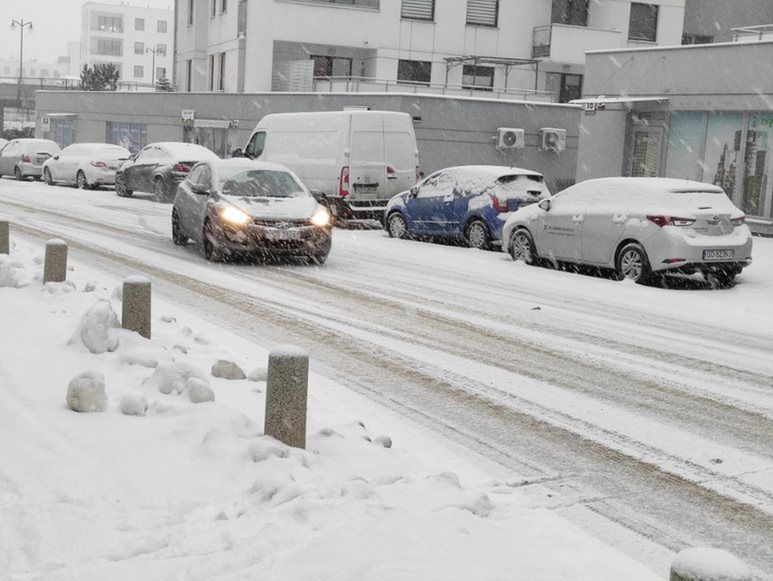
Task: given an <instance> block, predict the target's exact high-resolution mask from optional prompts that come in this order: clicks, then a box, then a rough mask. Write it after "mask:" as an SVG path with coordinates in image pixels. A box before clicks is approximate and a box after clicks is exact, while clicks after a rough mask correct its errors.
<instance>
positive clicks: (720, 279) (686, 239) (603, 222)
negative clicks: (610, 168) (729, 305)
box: [502, 177, 752, 286]
mask: <svg viewBox="0 0 773 581" xmlns="http://www.w3.org/2000/svg"><path fill="white" fill-rule="evenodd" d="M744 219H745V216H744V214H743V212H741V210H739V209H738V208H736V207H735V205H733V203H732V202H731V201H730V199H729V198H728V197H727V195H726V194H725V192H724V191H722V189H721V188H718V187H716V186H713V185H710V184H704V183H700V182H692V181H687V180H677V179H670V178H625V177H622V178H600V179H595V180H588V181H585V182H581V183H579V184H576V185H574V186H572V187H570V188H567V189H566V190H564V191H562V192H560V193H559V194H557V195H555V196H553V197H552V198H549V199H547V200H543V201H542V202H540V203H539V204H535V205H532V206H527V207H525V208H522V209H520V210H518V211H517V212H515V213H513V215H512V216H510V218H509V219H508V220H507V223H506V224H505V227H504V228H503V231H502V240H503V241H506V242H505V243H503V244H502V248H503V249H504V250H507V251H508V252H510V255H511V256H512V257H513V259H514V260H519V259H520V260H524V261H525V262H526V263H527V264H535V263H539V262H541V261H542V260H544V259H548V260H550V261H552V262H554V263H556V262H570V263H575V264H581V265H588V266H595V267H598V268H609V269H613V270H614V271H615V272H616V273H617V275H618V277H619V278H624V277H626V278H631V279H633V280H634V281H636V282H640V283H643V282H646V281H647V280H648V279H650V278H651V276H652V275H653V273H662V272H684V273H688V274H691V273H695V272H698V271H700V272H701V273H702V274H703V275H704V277H705V278H706V279H707V280H708V281H709V282H712V284H714V285H717V286H728V285H730V284H732V282H733V280H734V279H735V276H736V275H737V274H738V273H740V272H741V270H742V269H743V268H744V267H746V266H748V265H749V264H751V261H752V236H751V232H750V231H749V228H748V227H747V226H746V225H745V224H744Z"/></svg>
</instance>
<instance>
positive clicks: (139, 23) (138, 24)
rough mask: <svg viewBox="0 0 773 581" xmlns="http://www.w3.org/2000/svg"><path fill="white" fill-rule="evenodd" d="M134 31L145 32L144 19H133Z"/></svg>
mask: <svg viewBox="0 0 773 581" xmlns="http://www.w3.org/2000/svg"><path fill="white" fill-rule="evenodd" d="M134 30H145V19H144V18H135V19H134Z"/></svg>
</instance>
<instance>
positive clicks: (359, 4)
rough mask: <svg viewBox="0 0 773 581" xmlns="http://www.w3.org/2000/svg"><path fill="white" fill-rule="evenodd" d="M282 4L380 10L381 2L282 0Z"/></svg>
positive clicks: (357, 0) (371, 0)
mask: <svg viewBox="0 0 773 581" xmlns="http://www.w3.org/2000/svg"><path fill="white" fill-rule="evenodd" d="M282 2H301V3H304V4H327V5H328V6H351V7H353V8H370V9H374V10H378V9H379V4H380V0H282Z"/></svg>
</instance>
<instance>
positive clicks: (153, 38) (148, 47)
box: [80, 2, 174, 87]
mask: <svg viewBox="0 0 773 581" xmlns="http://www.w3.org/2000/svg"><path fill="white" fill-rule="evenodd" d="M81 12H82V22H81V59H80V61H81V65H89V66H93V65H95V64H107V63H113V64H114V65H115V66H116V67H117V68H118V70H119V72H120V79H121V81H124V82H128V83H136V84H137V85H147V87H152V84H153V82H154V81H156V80H158V79H159V78H169V79H171V78H172V65H173V62H174V57H173V53H174V12H173V11H172V10H161V9H158V8H146V7H141V6H132V5H129V4H120V5H116V4H102V3H99V2H86V3H85V4H83V7H82V10H81Z"/></svg>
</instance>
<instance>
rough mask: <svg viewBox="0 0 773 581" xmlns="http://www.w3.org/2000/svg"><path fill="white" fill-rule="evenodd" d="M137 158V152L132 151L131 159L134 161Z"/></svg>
mask: <svg viewBox="0 0 773 581" xmlns="http://www.w3.org/2000/svg"><path fill="white" fill-rule="evenodd" d="M135 159H137V154H136V153H132V154H131V155H130V156H129V161H134V160H135Z"/></svg>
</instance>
